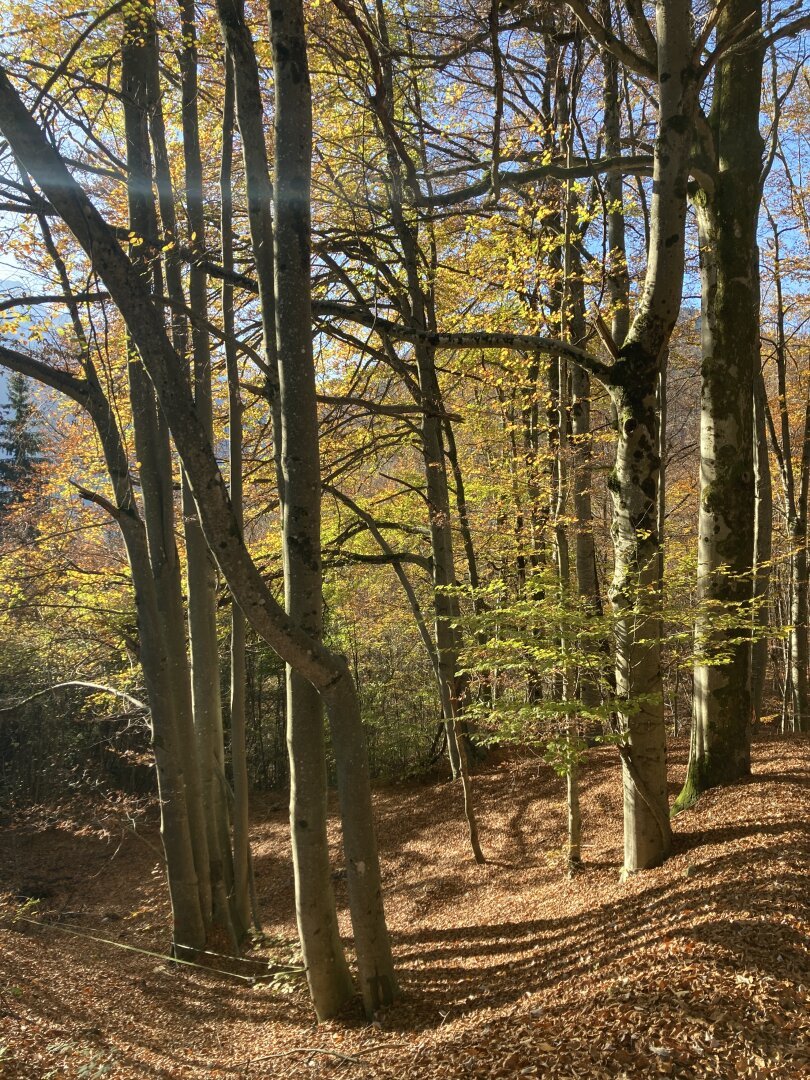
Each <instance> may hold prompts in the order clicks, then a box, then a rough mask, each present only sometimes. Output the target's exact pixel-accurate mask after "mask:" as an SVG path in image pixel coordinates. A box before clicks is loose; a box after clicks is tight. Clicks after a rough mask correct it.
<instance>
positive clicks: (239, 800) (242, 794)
mask: <svg viewBox="0 0 810 1080" xmlns="http://www.w3.org/2000/svg"><path fill="white" fill-rule="evenodd" d="M233 126H234V88H233V67H232V64H231V60H230V57H229V56H228V55H227V54H226V56H225V94H224V102H223V107H222V161H221V166H220V197H221V203H222V209H221V222H220V235H221V240H222V265H223V268H224V269H225V270H226V271H227V270H233V267H234V253H233V186H232V171H233ZM222 328H223V331H224V334H225V363H226V367H227V372H228V466H229V469H228V471H229V475H230V494H231V503H232V505H233V516H234V520H235V522H236V525H237V527H238V528H239V530H240V531H243V530H244V509H243V484H242V464H243V462H242V456H243V455H242V395H241V393H240V389H239V359H238V356H237V353H236V324H235V316H234V305H233V286H232V285H231V284H230V283H229V282H228V281H223V284H222ZM245 629H246V628H245V616H244V615H243V614H242V611H241V609H240V608H239V605H238V604H237V603H236V602H235V601H232V602H231V665H230V667H231V680H230V681H231V686H230V719H231V768H232V770H233V803H234V805H233V866H234V905H235V908H236V913H237V919H238V921H239V923H240V924H241V925H242V926H249V925H250V918H251V905H250V903H249V897H250V894H251V857H250V837H249V819H248V770H247V750H246V727H247V716H246V682H247V666H246V656H245V639H246V634H245ZM252 916H253V923H254V925H256V926H257V927H258V924H259V913H258V911H256V910H253V912H252Z"/></svg>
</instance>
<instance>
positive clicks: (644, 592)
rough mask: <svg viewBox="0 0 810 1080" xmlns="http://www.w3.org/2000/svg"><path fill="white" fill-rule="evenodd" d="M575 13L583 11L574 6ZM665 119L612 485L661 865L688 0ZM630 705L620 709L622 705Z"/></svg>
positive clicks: (663, 98) (630, 813)
mask: <svg viewBox="0 0 810 1080" xmlns="http://www.w3.org/2000/svg"><path fill="white" fill-rule="evenodd" d="M574 10H575V12H576V10H577V9H576V8H575V9H574ZM656 23H657V39H658V43H659V45H658V96H659V123H658V132H657V136H656V142H655V161H654V170H653V194H652V215H651V216H652V221H651V231H650V244H649V252H648V262H647V272H646V275H645V280H644V287H643V290H642V294H641V298H640V300H639V304H638V309H637V312H636V315H635V318H634V319H633V322H632V324H631V326H630V329H629V331H628V334H627V337H626V339H625V341H624V343H623V344H622V346H621V348H620V350H619V357H618V359H617V361H616V363H615V365H614V367H613V368H612V370H611V380H612V385H611V386H610V387H609V389H610V393H611V397H612V399H613V402H614V405H615V408H616V415H617V420H618V442H617V447H616V461H615V466H614V469H613V474H612V476H611V478H610V480H609V485H608V486H609V488H610V492H611V496H612V500H613V523H612V530H611V531H612V535H613V544H614V551H615V566H614V575H613V582H612V585H611V590H610V597H611V602H612V605H613V610H614V614H615V618H616V693H617V707H618V711H619V715H620V721H621V726H622V731H623V739H624V742H623V746H622V747H620V751H621V753H622V763H623V777H624V821H625V828H624V837H625V849H624V868H625V872H627V873H630V872H633V871H636V870H641V869H645V868H647V867H650V866H654V865H656V864H657V863H660V862H661V861H662V860H663V859H665V858H666V856H667V854H668V853H669V850H670V846H671V831H670V826H669V818H668V813H667V809H668V807H667V788H666V731H665V726H664V712H663V686H662V678H661V665H660V636H659V635H660V624H659V613H660V594H659V587H658V546H659V540H658V534H657V528H656V517H657V504H658V474H659V466H660V461H659V456H658V414H657V401H656V391H657V383H658V375H659V371H660V365H661V362H662V359H663V356H664V350H665V349H666V347H667V344H668V342H669V338H670V335H671V333H672V329H673V327H674V325H675V321H676V319H677V316H678V311H679V308H680V301H681V291H682V285H683V265H684V264H683V258H684V224H685V216H686V193H687V179H688V162H689V148H690V142H691V129H692V121H693V117H694V111H695V106H696V98H697V88H698V72H697V67H696V63H695V60H694V58H693V54H692V52H693V50H692V40H691V11H690V5H689V4H688V3H687V2H685V0H669V2H667V3H662V4H659V5H658V6H657V8H656ZM625 701H628V702H630V703H632V705H631V707H630V708H629V709H623V708H622V706H623V703H624V702H625Z"/></svg>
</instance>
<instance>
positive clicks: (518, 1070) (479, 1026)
mask: <svg viewBox="0 0 810 1080" xmlns="http://www.w3.org/2000/svg"><path fill="white" fill-rule="evenodd" d="M684 761H685V747H684V746H683V745H679V746H677V747H676V748H675V750H674V752H673V755H672V765H671V780H672V790H673V792H674V791H676V790H677V789H678V785H679V779H680V778H681V777H682V775H683V769H684ZM617 780H618V776H617V767H616V763H615V752H611V750H610V749H607V748H605V749H601V750H597V751H593V752H592V754H591V755H590V761H589V764H588V767H587V768H586V770H585V774H584V792H583V800H582V801H583V816H584V830H585V836H584V840H585V845H584V851H583V855H584V857H585V860H586V867H585V869H584V871H583V872H582V873H581V874H580V875H578V876H577V877H576V878H575V879H573V880H568V878H567V877H566V876H565V874H564V872H563V864H562V856H561V851H562V849H561V845H562V843H563V840H564V807H563V801H562V800H563V797H564V791H563V785H562V782H561V781H560V780H559V779H558V778H557V777H555V776H554V775H553V774H552V773H551V772H550V770H548V769H547V768H546V767H545V766H544V765H542V764H533V763H527V762H525V761H524V762H506V763H501V764H499V765H497V766H492V767H490V768H488V769H485V770H483V771H482V772H481V773H480V775H478V777H477V778H476V792H477V799H478V803H479V807H480V811H481V819H482V842H483V844H484V849H485V852H486V854H487V857H488V860H489V861H488V863H487V865H486V866H484V867H478V866H476V865H475V863H474V862H473V861H472V859H471V857H470V855H469V852H468V850H467V846H466V842H465V834H464V828H463V826H462V822H461V813H460V792H458V791H457V790H456V788H455V787H453V786H451V785H449V784H438V785H432V786H427V785H425V786H421V785H408V786H405V785H403V786H400V787H394V788H387V789H385V790H383V791H380V792H379V793H378V794H377V800H376V801H377V813H378V819H379V828H380V843H381V848H382V853H383V862H384V872H385V885H386V889H387V894H386V895H387V906H388V913H389V921H390V925H391V929H392V934H393V940H394V947H395V952H396V956H397V960H398V965H399V972H400V976H401V983H402V990H403V996H402V1000H401V1002H400V1003H399V1005H398V1006H397V1007H396V1008H394V1009H391V1010H389V1011H388V1012H387V1013H385V1014H383V1015H381V1016H379V1017H378V1018H377V1019H376V1021H375V1022H374V1024H372V1025H368V1024H366V1023H365V1022H364V1021H363V1020H362V1019H361V1018H360V1016H359V1013H358V1014H356V1015H349V1016H346V1017H345V1018H343V1019H342V1021H341V1022H330V1023H328V1024H324V1025H321V1026H320V1027H317V1026H316V1025H315V1024H314V1023H313V1021H312V1015H311V1012H310V1009H309V1006H308V1002H307V998H306V994H305V992H304V990H303V987H302V984H301V981H300V978H299V977H297V976H295V975H293V976H291V977H289V978H288V977H286V976H284V975H277V977H276V978H275V979H270V978H267V977H266V976H267V974H268V968H267V967H266V962H267V959H268V958H272V959H273V960H274V961H275V962H276V965H277V966H276V968H274V969H273V970H275V971H278V965H289V963H290V961H291V959H294V946H292V944H291V943H292V941H293V940H294V908H293V897H292V875H291V870H290V867H289V864H288V855H289V845H288V842H287V839H286V822H285V817H286V809H285V807H284V806H283V805H282V804H283V799H281V798H278V799H275V800H274V799H272V798H271V799H266V800H264V801H263V802H262V804H261V805H260V806H258V807H257V810H256V814H255V819H254V825H253V837H254V843H255V853H256V875H257V887H258V893H259V899H260V903H261V907H262V913H263V916H264V918H265V928H264V929H265V934H266V940H265V942H264V944H263V945H262V946H261V947H259V948H257V949H255V950H254V952H253V953H252V956H253V958H254V960H253V961H252V962H250V963H246V962H243V963H233V962H228V961H226V960H225V959H224V958H221V957H217V956H211V957H210V958H209V963H210V965H211V970H207V969H204V968H193V967H178V966H176V965H171V964H169V963H167V962H166V961H165V960H163V959H162V958H160V956H156V955H151V954H150V951H151V953H159V952H160V950H161V949H163V948H165V945H166V941H165V928H166V925H167V922H166V906H165V898H164V889H163V885H162V881H161V871H160V865H159V848H158V838H157V834H156V830H155V827H154V821H153V812H152V811H149V812H146V813H145V814H143V815H141V810H140V808H139V807H137V806H134V805H133V804H130V803H126V802H120V803H116V802H108V803H106V804H96V805H94V806H93V807H92V808H89V807H88V806H86V805H84V806H81V805H78V804H70V803H65V805H63V806H62V807H58V808H50V809H44V808H43V809H40V810H39V811H37V813H36V814H34V815H28V816H27V817H20V818H18V819H15V820H13V821H11V822H10V823H7V824H6V826H5V827H4V828H3V829H2V830H1V831H0V891H3V892H4V894H5V895H4V901H3V907H2V920H0V957H1V958H2V959H1V960H0V1020H2V1023H0V1075H2V1076H4V1077H8V1078H18V1077H19V1078H22V1077H24V1078H25V1080H33V1078H39V1077H43V1078H44V1077H77V1078H78V1077H85V1078H87V1077H91V1078H92V1077H102V1076H107V1077H121V1078H126V1077H203V1076H205V1077H210V1076H222V1077H275V1076H295V1077H298V1076H307V1077H340V1076H349V1075H351V1076H358V1077H365V1076H368V1077H436V1078H462V1077H519V1076H538V1077H587V1078H603V1077H604V1078H614V1077H618V1078H621V1077H642V1076H664V1075H668V1076H673V1077H696V1076H699V1077H713V1076H719V1077H756V1078H774V1080H776V1078H779V1080H781V1078H788V1080H790V1078H793V1077H796V1078H798V1077H802V1076H807V1075H810V1042H809V1040H808V1036H810V1019H809V1018H808V1017H809V1015H810V1010H808V990H809V989H810V874H809V873H808V871H809V870H810V740H808V739H807V738H806V737H805V738H791V739H789V740H783V739H775V738H769V737H763V738H761V739H759V740H758V741H757V743H756V745H755V749H754V770H753V775H752V777H751V778H750V780H748V781H747V782H746V783H744V784H741V785H739V786H737V787H734V788H731V789H725V790H717V791H713V792H710V793H709V794H708V795H706V796H705V797H704V799H703V800H702V801H701V802H700V804H699V805H698V806H697V807H696V808H694V809H693V810H690V811H688V812H687V813H685V814H683V815H681V816H680V817H679V818H678V819H677V822H676V848H675V854H674V856H673V857H672V858H671V859H670V860H669V862H668V863H667V864H666V866H664V867H661V868H660V869H658V870H654V871H651V872H648V873H646V874H643V875H638V876H636V877H634V878H632V879H631V880H630V881H628V882H626V883H621V882H620V880H619V866H620V861H621V848H620V844H621V836H620V821H619V802H620V792H619V788H618V782H617ZM91 810H92V812H91ZM133 825H134V826H136V829H134V828H133ZM338 842H339V837H338V836H337V834H335V836H334V843H335V865H336V866H339V865H340V854H339V843H338ZM335 877H336V883H335V888H336V890H337V891H338V897H339V899H340V900H343V901H345V885H344V884H343V882H342V880H341V876H340V874H339V872H338V873H337V874H336V875H335ZM26 897H27V898H28V900H27V901H26V899H25V898H26ZM20 916H22V917H20ZM342 919H343V923H342V929H343V931H344V933H345V934H346V935H347V937H348V936H350V932H351V931H350V926H349V923H348V918H347V914H346V911H345V903H344V904H343V914H342ZM27 920H31V921H27ZM122 945H127V946H131V947H133V948H134V949H135V950H138V949H142V950H146V951H145V952H139V951H133V948H128V949H124V948H121V947H120V946H122Z"/></svg>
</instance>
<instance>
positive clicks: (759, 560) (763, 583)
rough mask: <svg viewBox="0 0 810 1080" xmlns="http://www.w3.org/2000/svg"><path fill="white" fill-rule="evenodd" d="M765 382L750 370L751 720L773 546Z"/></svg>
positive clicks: (760, 681)
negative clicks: (752, 507)
mask: <svg viewBox="0 0 810 1080" xmlns="http://www.w3.org/2000/svg"><path fill="white" fill-rule="evenodd" d="M766 404H767V402H766V396H765V383H764V380H763V378H762V371H761V370H760V371H758V372H755V374H754V496H755V512H754V588H753V607H754V610H753V622H754V633H753V639H752V641H751V724H752V727H755V726H756V725H757V724H758V723H759V721H760V719H761V717H762V699H763V694H764V691H765V675H766V672H767V667H768V637H767V627H768V591H769V587H770V578H771V555H772V548H773V491H772V484H771V463H770V459H769V457H768V430H767V424H766V418H765V412H766Z"/></svg>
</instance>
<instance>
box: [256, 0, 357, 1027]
mask: <svg viewBox="0 0 810 1080" xmlns="http://www.w3.org/2000/svg"><path fill="white" fill-rule="evenodd" d="M271 39H272V45H273V70H274V73H275V92H276V119H275V142H276V182H275V192H274V198H275V203H274V205H275V249H274V250H275V268H276V348H277V354H278V361H279V386H280V393H281V469H282V474H283V485H284V499H283V540H284V600H285V607H286V610H287V613H288V615H289V617H290V619H291V621H292V622H293V623H294V624H295V625H297V626H300V627H301V628H302V629H303V630H305V631H306V632H307V633H308V634H310V635H311V636H312V637H313V638H316V639H320V637H321V634H322V629H323V625H322V624H323V601H322V594H321V588H322V578H321V532H320V527H321V526H320V500H321V489H320V456H319V453H318V413H317V404H316V398H315V366H314V361H313V355H312V312H311V302H310V218H309V215H310V204H309V189H310V154H311V137H312V136H311V124H312V118H311V102H310V90H309V74H308V70H307V58H306V49H305V45H304V35H303V14H302V12H301V10H300V9H299V5H298V3H297V0H286V2H285V3H283V4H281V5H279V6H278V7H277V8H273V10H272V12H271ZM287 717H288V723H287V746H288V749H289V755H290V825H291V829H292V838H293V867H294V871H295V893H296V916H297V919H298V930H299V934H300V937H301V948H302V951H303V955H304V965H305V967H306V971H307V979H308V981H309V988H310V993H311V995H312V1000H313V1003H314V1005H315V1011H316V1013H317V1014H318V1017H319V1019H326V1018H327V1017H329V1016H333V1015H334V1014H335V1013H336V1012H338V1011H339V1010H340V1009H341V1008H342V1007H343V1005H344V1004H345V1003H346V1002H347V1001H348V1000H349V998H351V996H352V994H353V987H352V982H351V977H350V975H349V969H348V967H347V965H346V960H345V957H344V954H343V946H342V945H341V942H340V934H339V932H338V926H337V915H336V912H335V900H334V895H333V890H332V881H331V875H330V866H329V845H328V842H327V837H326V809H327V808H326V756H325V748H324V732H323V716H322V711H321V697H320V695H319V693H318V690H317V689H316V688H315V687H314V686H313V685H312V684H311V683H310V682H309V681H307V679H306V678H304V677H303V676H302V675H301V674H299V673H297V672H296V671H295V670H294V669H293V668H291V667H290V668H288V670H287ZM336 752H338V753H339V752H340V751H339V749H338V748H337V747H336Z"/></svg>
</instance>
